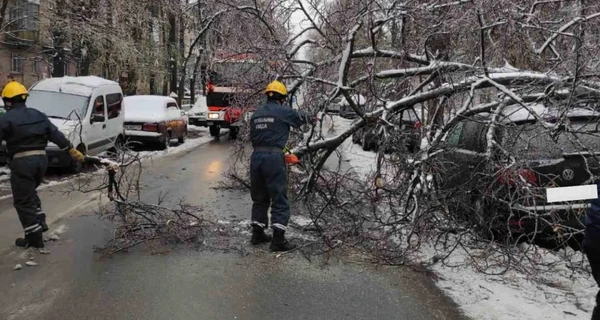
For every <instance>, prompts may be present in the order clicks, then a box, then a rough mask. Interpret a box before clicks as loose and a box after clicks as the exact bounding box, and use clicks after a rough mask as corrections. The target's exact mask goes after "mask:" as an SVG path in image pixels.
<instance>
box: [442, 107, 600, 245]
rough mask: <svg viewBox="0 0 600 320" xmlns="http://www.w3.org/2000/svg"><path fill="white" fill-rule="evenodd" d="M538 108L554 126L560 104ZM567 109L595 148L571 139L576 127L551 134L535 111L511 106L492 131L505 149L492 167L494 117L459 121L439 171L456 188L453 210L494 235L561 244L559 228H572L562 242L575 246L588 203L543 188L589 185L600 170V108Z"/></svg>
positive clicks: (445, 186) (496, 152)
mask: <svg viewBox="0 0 600 320" xmlns="http://www.w3.org/2000/svg"><path fill="white" fill-rule="evenodd" d="M532 109H534V110H535V112H536V113H538V114H539V116H540V118H542V119H544V121H545V122H547V125H553V122H555V121H556V120H554V119H557V117H558V116H557V111H556V110H552V109H551V108H546V107H545V106H539V105H537V106H532ZM566 116H567V118H568V120H569V122H570V124H571V125H570V130H575V132H574V133H575V134H576V135H577V137H578V138H579V140H580V141H581V142H582V143H583V144H584V145H585V146H586V148H589V150H591V151H592V152H591V153H590V152H589V151H588V150H584V149H583V148H581V146H580V145H579V144H578V143H576V142H575V141H574V140H573V139H572V133H573V132H569V133H567V132H562V133H560V134H558V135H557V136H556V137H551V136H550V135H549V133H548V130H547V129H546V128H544V126H543V125H542V123H540V122H538V120H537V119H536V117H534V116H533V115H532V114H530V113H529V112H528V111H527V110H524V109H521V108H520V107H519V108H515V109H509V110H507V111H506V112H505V116H503V119H502V120H501V123H502V125H499V126H497V128H496V130H495V131H494V132H493V136H494V137H495V140H496V141H497V143H498V144H499V145H500V146H502V149H503V151H502V150H500V149H498V148H493V150H494V159H495V160H496V161H494V162H495V163H496V164H499V166H498V167H494V169H492V168H490V167H491V166H490V165H489V163H488V160H487V159H488V158H487V157H486V155H485V153H486V151H487V149H488V135H487V130H488V125H486V120H489V117H486V116H484V117H482V118H477V119H470V120H466V121H462V122H460V123H458V124H457V125H456V126H455V127H454V128H453V129H452V130H451V131H450V132H449V134H448V136H447V140H446V143H447V147H448V150H447V151H446V152H445V153H444V154H443V156H442V158H441V160H442V161H441V162H440V163H441V166H442V168H441V169H440V172H439V175H440V177H441V186H442V189H443V190H453V192H452V194H451V195H447V198H448V199H449V200H450V202H451V208H453V209H454V212H455V213H456V214H457V215H461V214H466V215H467V218H470V219H473V218H475V220H479V221H480V222H481V225H480V227H481V226H484V229H485V228H488V229H490V230H492V232H493V234H494V236H501V237H504V236H509V235H512V236H518V235H526V236H528V237H529V238H530V239H531V238H533V237H534V236H535V238H536V241H541V242H546V244H549V245H558V244H559V243H557V242H555V240H556V239H561V235H563V234H573V235H574V236H573V237H563V238H562V240H563V241H564V243H563V244H565V243H568V244H569V245H571V246H572V247H574V248H577V247H578V246H579V245H580V243H581V233H580V232H578V231H581V230H582V229H583V218H584V216H585V213H586V211H587V210H588V204H587V203H586V202H583V201H574V202H570V203H561V204H549V203H547V200H546V194H545V190H546V188H548V187H568V186H578V185H584V184H590V183H592V182H593V179H594V176H598V175H600V163H599V162H598V158H597V156H598V155H600V139H598V137H597V135H598V132H599V131H598V120H599V119H600V115H599V114H598V113H597V112H595V111H588V110H581V109H572V110H570V111H569V113H567V115H566ZM563 129H565V128H563ZM506 153H509V154H511V155H513V156H514V157H515V160H516V163H511V159H510V158H509V157H507V156H506ZM509 164H510V165H509ZM507 222H508V223H507ZM559 242H560V241H559Z"/></svg>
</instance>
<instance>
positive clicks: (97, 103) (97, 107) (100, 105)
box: [92, 96, 106, 116]
mask: <svg viewBox="0 0 600 320" xmlns="http://www.w3.org/2000/svg"><path fill="white" fill-rule="evenodd" d="M104 105H105V103H104V96H98V97H97V98H96V100H94V109H93V113H92V114H93V115H101V116H106V113H105V112H104Z"/></svg>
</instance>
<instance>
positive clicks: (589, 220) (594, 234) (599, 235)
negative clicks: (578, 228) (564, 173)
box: [583, 180, 600, 320]
mask: <svg viewBox="0 0 600 320" xmlns="http://www.w3.org/2000/svg"><path fill="white" fill-rule="evenodd" d="M596 186H597V188H598V192H599V193H600V180H599V181H596ZM583 247H584V251H585V255H586V256H587V258H588V261H589V262H590V267H592V276H593V277H594V280H596V283H597V284H598V285H600V199H595V200H592V203H591V206H590V209H589V211H588V213H587V215H586V217H585V237H584V240H583ZM599 308H600V292H598V294H597V295H596V307H595V308H594V312H593V313H592V320H600V309H599Z"/></svg>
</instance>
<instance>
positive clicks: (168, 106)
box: [167, 102, 179, 109]
mask: <svg viewBox="0 0 600 320" xmlns="http://www.w3.org/2000/svg"><path fill="white" fill-rule="evenodd" d="M168 108H176V109H179V107H178V106H177V103H172V102H170V103H167V109H168Z"/></svg>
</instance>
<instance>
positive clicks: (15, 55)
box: [0, 0, 77, 87]
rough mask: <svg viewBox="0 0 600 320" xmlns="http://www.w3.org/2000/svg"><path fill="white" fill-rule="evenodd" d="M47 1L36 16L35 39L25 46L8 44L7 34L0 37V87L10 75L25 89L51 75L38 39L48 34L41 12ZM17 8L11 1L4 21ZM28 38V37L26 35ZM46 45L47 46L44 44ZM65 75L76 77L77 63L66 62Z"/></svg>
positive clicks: (44, 8)
mask: <svg viewBox="0 0 600 320" xmlns="http://www.w3.org/2000/svg"><path fill="white" fill-rule="evenodd" d="M47 3H48V1H41V2H40V3H39V4H40V7H39V13H38V14H37V16H38V17H39V19H40V21H37V28H38V29H37V39H36V41H34V42H31V43H29V44H27V45H14V44H10V43H11V41H8V40H10V38H9V35H8V33H7V32H5V33H3V34H1V35H0V37H3V38H4V40H5V41H0V86H1V85H3V84H4V83H5V82H6V81H7V77H8V76H9V75H10V76H12V77H13V78H14V79H15V80H17V81H19V82H21V83H23V85H25V86H26V87H30V86H31V85H33V84H34V83H36V82H37V81H39V80H42V79H45V78H48V77H50V76H51V75H52V72H51V68H50V65H49V63H50V62H51V57H50V56H49V55H47V54H45V53H44V51H43V47H44V43H42V41H40V39H47V36H48V33H47V32H46V30H44V29H45V27H44V26H47V25H48V24H47V23H45V21H41V20H43V19H45V18H44V17H45V15H44V14H43V12H45V10H46V5H47ZM16 6H17V0H13V1H11V3H10V4H9V6H8V8H7V13H6V15H7V16H6V17H5V21H8V19H9V18H10V12H11V9H14V8H15V7H16ZM27 36H29V35H27ZM34 39H35V37H34ZM46 45H47V44H46ZM67 71H68V72H67V74H68V75H70V76H76V75H77V63H76V62H75V61H68V62H67Z"/></svg>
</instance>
